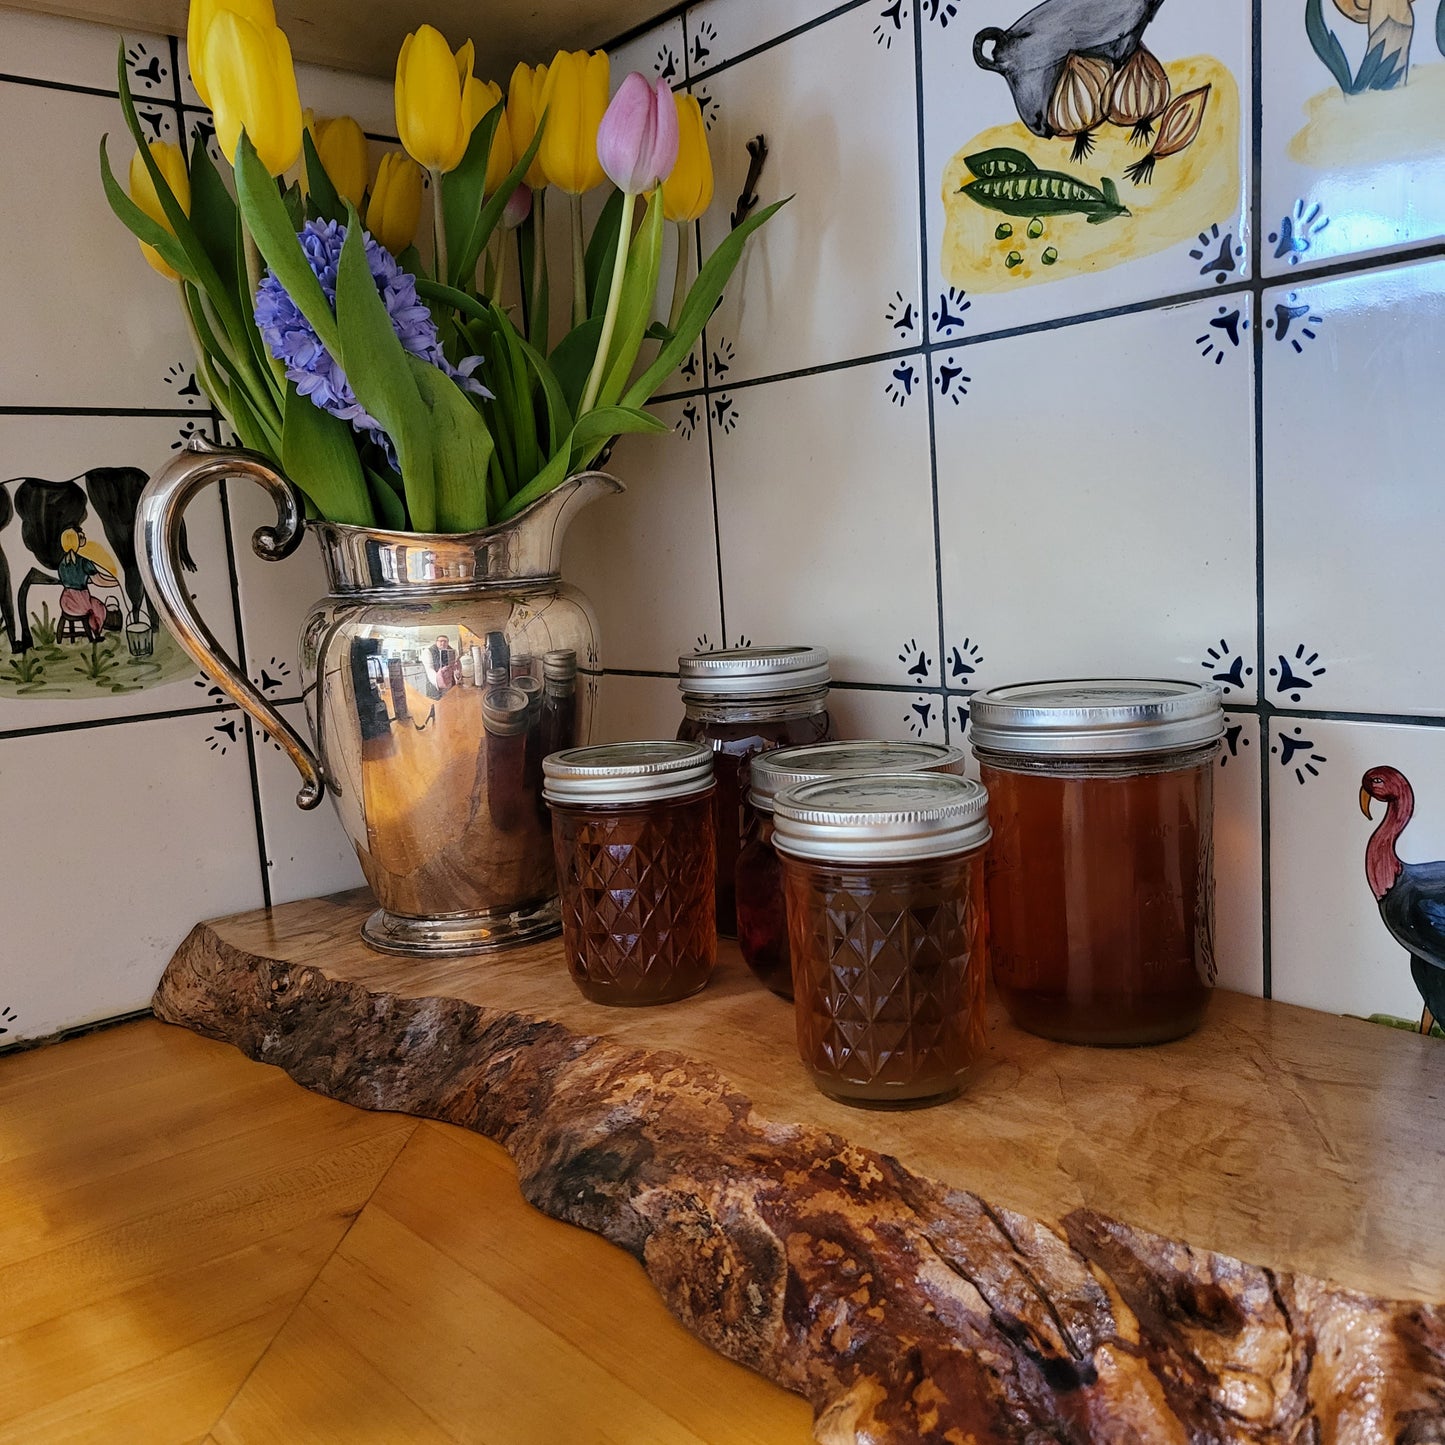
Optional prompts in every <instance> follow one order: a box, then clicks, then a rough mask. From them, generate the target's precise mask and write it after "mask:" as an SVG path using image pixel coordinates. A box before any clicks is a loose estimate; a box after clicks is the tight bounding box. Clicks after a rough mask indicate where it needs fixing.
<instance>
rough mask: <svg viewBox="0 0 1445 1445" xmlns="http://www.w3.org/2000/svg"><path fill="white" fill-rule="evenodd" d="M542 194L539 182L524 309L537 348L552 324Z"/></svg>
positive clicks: (542, 348) (543, 346)
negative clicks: (527, 306) (528, 301)
mask: <svg viewBox="0 0 1445 1445" xmlns="http://www.w3.org/2000/svg"><path fill="white" fill-rule="evenodd" d="M545 197H546V191H545V190H544V189H543V188H542V187H541V186H538V187H537V189H536V190H535V191H533V192H532V305H531V309H530V310H529V311H528V313H527V314H528V323H527V324H528V329H529V332H530V335H529V338H528V339H529V340H530V341H531V343H532V345H533V346H535V347H537V348H538V350H540V351H545V350H546V349H547V333H548V332H549V331H550V330H551V327H552V317H551V314H550V311H551V308H550V307H549V306H548V305H547V229H546V220H545V211H544V205H543V202H544V199H545Z"/></svg>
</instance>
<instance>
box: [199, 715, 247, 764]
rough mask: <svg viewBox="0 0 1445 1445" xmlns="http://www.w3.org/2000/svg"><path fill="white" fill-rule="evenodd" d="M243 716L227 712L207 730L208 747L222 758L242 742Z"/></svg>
mask: <svg viewBox="0 0 1445 1445" xmlns="http://www.w3.org/2000/svg"><path fill="white" fill-rule="evenodd" d="M241 724H242V715H241V714H240V713H238V712H227V713H226V714H225V715H224V716H222V717H219V718H217V719H216V721H215V722H214V723H212V724H211V725H210V727H208V728H207V729H206V733H205V739H206V746H207V747H208V748H209V749H210V750H211V751H212V752H213V753H216V754H218V755H219V756H221V757H223V758H224V757H225V756H226V754H227V753H228V752H229V751H230V750H231V749H232V748H233V747H235V746H236V744H237V743H238V742H240V740H241Z"/></svg>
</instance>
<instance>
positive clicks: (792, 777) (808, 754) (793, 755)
mask: <svg viewBox="0 0 1445 1445" xmlns="http://www.w3.org/2000/svg"><path fill="white" fill-rule="evenodd" d="M967 760H968V754H967V753H966V752H964V750H963V749H962V748H955V747H949V746H947V745H945V744H944V743H910V742H903V743H895V742H882V741H876V742H875V741H869V740H862V741H856V742H845V743H805V744H803V745H802V746H801V747H795V748H775V749H774V750H773V751H771V752H766V753H758V754H757V755H756V756H755V757H754V758H753V759H752V760H751V762H750V763H749V765H748V773H749V777H750V779H751V785H752V786H751V793H750V794H749V797H750V799H751V801H752V804H753V806H754V807H755V808H762V809H763V810H764V811H767V812H771V811H772V807H773V798H774V797H775V796H776V795H777V794H778V793H781V792H782V791H783V790H784V789H785V788H796V787H797V786H798V785H799V784H800V783H817V782H821V781H822V780H823V779H824V778H836V777H842V776H844V775H846V774H849V773H962V772H963V768H964V764H965V763H966V762H967Z"/></svg>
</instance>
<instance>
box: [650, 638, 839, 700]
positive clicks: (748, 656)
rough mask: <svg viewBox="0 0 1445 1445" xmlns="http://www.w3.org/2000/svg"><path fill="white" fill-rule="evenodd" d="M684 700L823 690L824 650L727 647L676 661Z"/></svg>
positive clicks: (825, 677)
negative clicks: (686, 698) (689, 698)
mask: <svg viewBox="0 0 1445 1445" xmlns="http://www.w3.org/2000/svg"><path fill="white" fill-rule="evenodd" d="M677 672H678V684H677V685H678V687H679V688H680V689H681V691H682V695H683V696H684V697H698V698H736V697H781V696H782V695H784V694H785V693H790V692H808V691H810V690H812V689H813V688H819V687H827V685H828V682H829V680H830V677H829V672H828V649H827V648H826V647H801V646H790V647H728V648H724V649H723V650H722V651H721V652H700V653H696V654H694V655H690V656H687V657H679V658H678V659H677Z"/></svg>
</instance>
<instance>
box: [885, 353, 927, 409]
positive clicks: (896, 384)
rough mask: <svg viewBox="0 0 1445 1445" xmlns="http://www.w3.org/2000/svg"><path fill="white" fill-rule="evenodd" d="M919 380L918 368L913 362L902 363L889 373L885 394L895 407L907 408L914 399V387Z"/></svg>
mask: <svg viewBox="0 0 1445 1445" xmlns="http://www.w3.org/2000/svg"><path fill="white" fill-rule="evenodd" d="M917 380H918V368H917V366H916V365H915V364H914V363H913V362H911V361H900V362H898V364H897V365H896V366H894V368H893V370H892V371H891V372H890V373H889V379H888V382H887V384H886V385H885V386H884V388H883V394H884V396H886V397H887V398H888V400H889V401H891V402H892V403H893V404H894V406H907V405H908V403H909V401H910V400H911V399H912V397H913V387H914V383H916V382H917Z"/></svg>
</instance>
